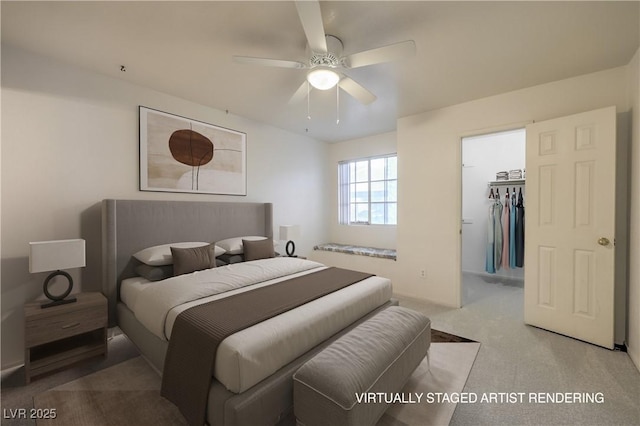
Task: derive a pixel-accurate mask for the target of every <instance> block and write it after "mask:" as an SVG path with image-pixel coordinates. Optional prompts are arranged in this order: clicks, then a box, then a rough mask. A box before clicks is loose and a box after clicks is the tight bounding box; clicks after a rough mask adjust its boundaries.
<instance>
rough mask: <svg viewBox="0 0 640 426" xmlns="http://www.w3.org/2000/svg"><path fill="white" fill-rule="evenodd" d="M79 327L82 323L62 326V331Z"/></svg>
mask: <svg viewBox="0 0 640 426" xmlns="http://www.w3.org/2000/svg"><path fill="white" fill-rule="evenodd" d="M79 325H80V323H79V322H74V323H73V324H67V325H63V326H62V329H63V330H65V329H67V328H73V327H77V326H79Z"/></svg>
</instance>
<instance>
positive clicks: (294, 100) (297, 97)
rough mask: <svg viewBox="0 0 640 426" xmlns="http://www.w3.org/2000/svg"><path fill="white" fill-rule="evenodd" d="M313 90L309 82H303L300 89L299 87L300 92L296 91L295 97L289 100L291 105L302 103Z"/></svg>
mask: <svg viewBox="0 0 640 426" xmlns="http://www.w3.org/2000/svg"><path fill="white" fill-rule="evenodd" d="M311 90H313V87H311V86H309V83H307V80H305V81H303V82H302V84H301V85H300V87H298V90H296V92H295V93H294V94H293V96H291V99H289V105H293V104H297V103H300V102H302V100H303V99H304V98H306V97H307V94H308V93H309V92H310V91H311Z"/></svg>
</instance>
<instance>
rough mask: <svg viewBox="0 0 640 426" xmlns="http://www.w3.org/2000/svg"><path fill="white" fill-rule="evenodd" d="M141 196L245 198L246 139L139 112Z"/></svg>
mask: <svg viewBox="0 0 640 426" xmlns="http://www.w3.org/2000/svg"><path fill="white" fill-rule="evenodd" d="M140 190H141V191H162V192H190V193H203V194H223V195H247V135H246V133H242V132H238V131H236V130H231V129H226V128H224V127H219V126H214V125H213V124H208V123H204V122H201V121H197V120H192V119H189V118H185V117H180V116H178V115H174V114H169V113H166V112H162V111H157V110H154V109H151V108H147V107H143V106H140Z"/></svg>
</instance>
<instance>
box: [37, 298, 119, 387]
mask: <svg viewBox="0 0 640 426" xmlns="http://www.w3.org/2000/svg"><path fill="white" fill-rule="evenodd" d="M75 296H76V298H77V302H75V303H69V304H66V305H60V306H54V307H51V308H46V309H42V308H41V307H40V305H41V304H42V301H35V302H30V303H27V304H25V305H24V323H25V332H24V341H25V344H24V370H25V376H26V381H27V383H29V382H30V381H31V378H32V377H33V376H37V375H40V374H43V373H48V372H50V371H54V370H58V369H61V368H63V367H66V366H69V365H71V364H73V363H75V362H78V361H81V360H84V359H87V358H91V357H94V356H97V355H105V356H106V355H107V299H106V298H105V297H104V296H103V295H102V294H101V293H78V294H75Z"/></svg>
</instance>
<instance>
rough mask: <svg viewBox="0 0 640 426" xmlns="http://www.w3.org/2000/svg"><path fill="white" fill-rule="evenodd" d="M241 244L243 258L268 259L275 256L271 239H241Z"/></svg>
mask: <svg viewBox="0 0 640 426" xmlns="http://www.w3.org/2000/svg"><path fill="white" fill-rule="evenodd" d="M242 245H243V247H244V260H245V261H249V260H258V259H268V258H270V257H275V256H276V253H275V250H274V249H273V240H271V239H266V240H257V241H250V240H242Z"/></svg>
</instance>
